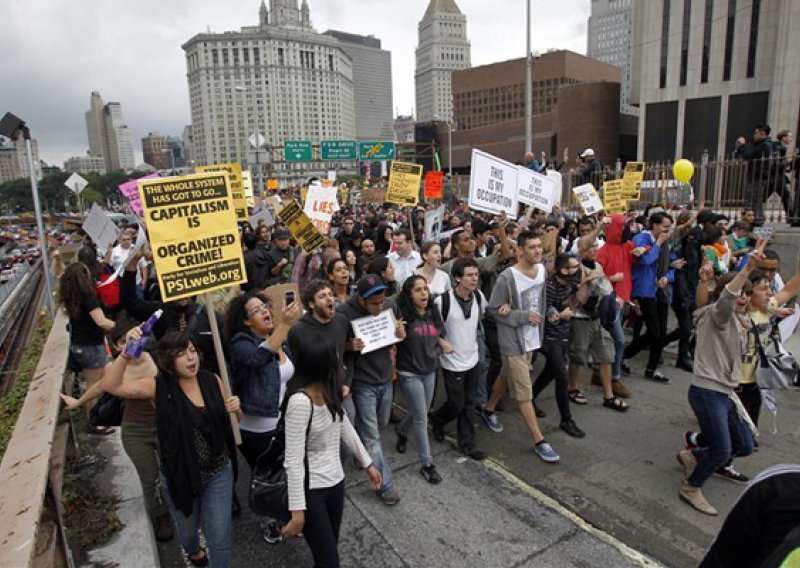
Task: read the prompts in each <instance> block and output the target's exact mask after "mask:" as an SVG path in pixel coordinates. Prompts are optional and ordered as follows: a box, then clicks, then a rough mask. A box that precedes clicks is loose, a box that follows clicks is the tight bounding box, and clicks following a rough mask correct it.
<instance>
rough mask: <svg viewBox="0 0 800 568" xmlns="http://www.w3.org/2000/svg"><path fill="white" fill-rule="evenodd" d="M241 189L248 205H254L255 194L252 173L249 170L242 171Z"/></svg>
mask: <svg viewBox="0 0 800 568" xmlns="http://www.w3.org/2000/svg"><path fill="white" fill-rule="evenodd" d="M242 189H243V190H244V198H245V201H247V206H248V207H255V206H256V199H255V194H254V193H253V174H251V173H250V170H245V171H243V172H242Z"/></svg>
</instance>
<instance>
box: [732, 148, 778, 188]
mask: <svg viewBox="0 0 800 568" xmlns="http://www.w3.org/2000/svg"><path fill="white" fill-rule="evenodd" d="M772 150H773V143H772V140H770V139H769V138H764V139H763V140H759V141H758V142H748V143H746V144H742V145H741V146H739V147H738V148H737V149H736V157H737V158H742V159H743V160H744V161H746V162H747V179H748V180H749V181H760V180H765V181H766V179H767V177H768V176H769V170H770V164H769V162H768V161H766V158H770V157H772Z"/></svg>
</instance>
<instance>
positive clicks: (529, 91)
mask: <svg viewBox="0 0 800 568" xmlns="http://www.w3.org/2000/svg"><path fill="white" fill-rule="evenodd" d="M525 24H526V26H527V27H526V29H527V46H528V53H527V60H526V66H525V152H532V151H533V125H532V124H531V121H532V120H533V85H532V84H531V83H532V81H533V71H532V67H533V55H532V54H531V0H527V17H526V18H525Z"/></svg>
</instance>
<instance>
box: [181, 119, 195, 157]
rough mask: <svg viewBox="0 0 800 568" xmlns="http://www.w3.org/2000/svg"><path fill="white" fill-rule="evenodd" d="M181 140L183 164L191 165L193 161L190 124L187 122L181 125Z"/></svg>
mask: <svg viewBox="0 0 800 568" xmlns="http://www.w3.org/2000/svg"><path fill="white" fill-rule="evenodd" d="M181 142H183V159H184V160H185V164H184V165H191V164H192V163H193V161H194V150H193V149H192V146H193V142H192V125H191V124H187V125H186V126H184V127H183V134H182V135H181Z"/></svg>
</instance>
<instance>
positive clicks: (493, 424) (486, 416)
mask: <svg viewBox="0 0 800 568" xmlns="http://www.w3.org/2000/svg"><path fill="white" fill-rule="evenodd" d="M480 414H481V418H483V421H484V422H486V425H487V426H488V427H489V430H491V431H492V432H498V433H499V432H502V431H503V425H502V424H500V419H499V418H498V417H497V414H495V413H494V412H486V410H485V409H481V413H480Z"/></svg>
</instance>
